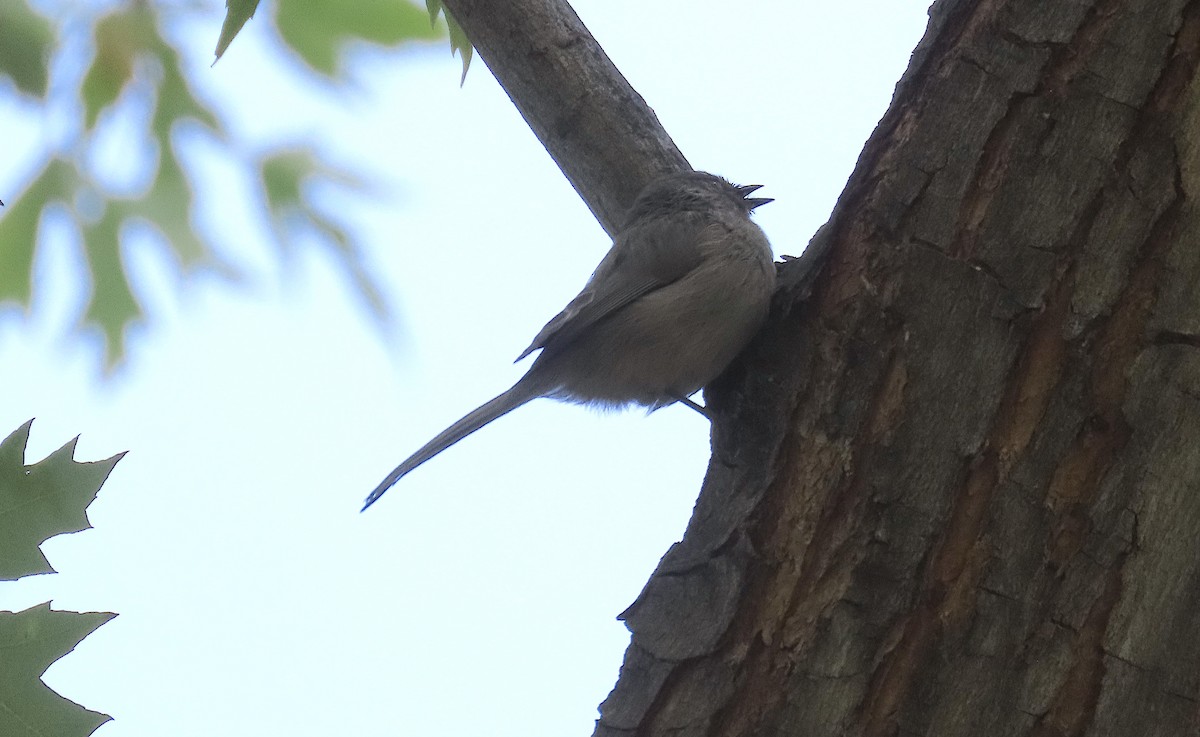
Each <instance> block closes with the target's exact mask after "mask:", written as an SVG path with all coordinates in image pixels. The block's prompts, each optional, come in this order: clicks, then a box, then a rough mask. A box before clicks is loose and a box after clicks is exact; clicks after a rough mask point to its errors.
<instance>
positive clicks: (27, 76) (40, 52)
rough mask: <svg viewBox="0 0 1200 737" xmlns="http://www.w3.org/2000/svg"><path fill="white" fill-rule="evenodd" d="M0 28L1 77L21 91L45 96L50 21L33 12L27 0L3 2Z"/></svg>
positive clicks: (0, 5) (50, 29) (50, 40)
mask: <svg viewBox="0 0 1200 737" xmlns="http://www.w3.org/2000/svg"><path fill="white" fill-rule="evenodd" d="M0 29H3V35H4V41H3V43H0V74H3V75H5V76H7V77H10V78H11V79H12V81H13V82H14V83H16V85H17V89H19V90H21V91H22V92H24V93H26V94H29V95H34V96H36V97H45V96H46V82H47V80H48V79H49V76H50V75H49V63H50V50H51V48H52V45H53V43H54V30H53V27H52V26H51V25H50V21H48V20H46V19H45V18H43V17H42V16H40V15H38V14H37V13H35V12H33V9H32V8H30V7H29V3H28V2H26V0H3V2H0Z"/></svg>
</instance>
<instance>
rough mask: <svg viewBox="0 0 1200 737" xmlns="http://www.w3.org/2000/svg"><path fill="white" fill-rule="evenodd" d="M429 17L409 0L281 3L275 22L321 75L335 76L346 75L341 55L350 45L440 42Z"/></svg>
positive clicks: (292, 0)
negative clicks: (356, 42) (354, 42)
mask: <svg viewBox="0 0 1200 737" xmlns="http://www.w3.org/2000/svg"><path fill="white" fill-rule="evenodd" d="M425 18H426V14H425V13H424V12H423V11H422V10H421V9H420V8H418V7H417V6H415V5H412V4H410V3H408V2H405V0H355V2H346V3H333V2H320V3H314V2H312V0H279V1H278V2H277V3H276V6H275V24H276V26H277V27H278V28H279V34H280V36H282V37H283V40H284V42H285V43H287V45H288V46H290V47H291V48H292V49H293V50H294V51H295V52H296V53H297V54H299V55H300V58H301V59H303V60H304V62H305V63H306V64H308V65H309V66H310V67H312V68H313V69H314V70H315V71H318V72H320V73H322V74H325V75H327V76H329V77H335V76H339V75H340V74H341V68H340V61H341V59H340V53H341V52H342V50H343V47H344V46H345V44H346V42H347V41H350V40H353V39H363V40H366V41H373V42H375V43H378V44H381V45H384V46H398V45H399V44H402V43H405V42H410V41H422V40H432V39H435V38H437V37H438V36H439V35H440V34H439V33H438V32H437V31H436V30H434V29H433V28H431V27H430V26H429V24H428V23H426V22H425Z"/></svg>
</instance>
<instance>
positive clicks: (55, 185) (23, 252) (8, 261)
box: [0, 159, 77, 305]
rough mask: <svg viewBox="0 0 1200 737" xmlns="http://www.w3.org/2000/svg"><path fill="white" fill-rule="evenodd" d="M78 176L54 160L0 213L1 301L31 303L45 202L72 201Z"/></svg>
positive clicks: (62, 162) (65, 163) (69, 165)
mask: <svg viewBox="0 0 1200 737" xmlns="http://www.w3.org/2000/svg"><path fill="white" fill-rule="evenodd" d="M76 178H77V175H76V172H75V168H74V167H73V166H72V165H71V164H70V163H68V162H66V161H64V160H62V159H51V160H49V161H47V162H46V166H45V168H43V169H42V171H41V173H40V174H38V175H37V178H36V179H34V180H33V183H32V184H30V185H29V188H28V189H26V190H25V191H24V192H22V193H21V195H20V196H19V197H18V198H17V199H15V200H13V201H12V202H9V203H8V204H9V206H8V207H6V208H5V209H4V211H3V213H2V214H0V264H2V265H3V267H2V268H0V302H3V301H5V300H9V299H15V300H16V301H17V302H19V303H21V304H26V305H27V304H29V297H30V293H31V285H30V282H31V280H32V278H33V253H34V249H35V247H36V245H37V232H38V222H39V221H40V220H41V216H42V211H43V210H44V209H45V208H46V205H48V204H50V203H51V202H55V201H65V202H70V201H71V198H72V196H73V193H74V188H75V181H76Z"/></svg>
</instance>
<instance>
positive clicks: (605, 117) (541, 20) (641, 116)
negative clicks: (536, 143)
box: [445, 0, 690, 235]
mask: <svg viewBox="0 0 1200 737" xmlns="http://www.w3.org/2000/svg"><path fill="white" fill-rule="evenodd" d="M445 5H446V7H447V8H449V9H450V12H451V13H452V14H453V15H454V18H455V19H456V20H457V21H458V22H459V25H461V26H462V28H463V30H464V31H465V32H466V34H467V37H468V38H470V39H471V43H472V44H473V45H474V46H475V50H476V51H477V52H479V56H480V57H482V58H483V60H484V61H485V62H486V63H487V65H488V69H490V70H491V72H492V74H493V75H495V77H496V79H497V81H499V82H500V86H501V87H503V88H504V91H505V92H507V93H508V96H509V99H511V100H512V101H513V104H514V105H516V107H517V110H519V111H520V112H521V115H522V116H523V117H524V118H525V121H526V122H527V123H528V124H529V127H530V128H531V129H532V130H533V132H534V134H535V135H536V136H537V137H538V140H540V141H541V142H542V145H544V146H545V147H546V150H547V151H548V152H549V153H550V156H551V158H553V159H554V161H555V163H556V164H558V167H559V168H560V169H562V171H563V173H564V174H565V175H566V176H567V179H568V180H569V181H570V182H571V185H572V186H574V187H575V191H577V192H579V196H580V197H582V198H583V201H584V202H585V203H587V206H588V207H589V208H591V211H592V213H593V214H595V216H596V219H597V220H599V221H600V224H601V225H602V226H603V227H604V229H605V230H606V231H607V232H608V233H609V235H613V234H615V233H616V231H617V230H618V229H619V228H620V227H621V225H622V224H623V218H624V217H625V213H626V211H627V210H628V209H629V206H630V205H631V204H633V200H634V198H635V197H636V196H637V194H638V192H640V191H641V189H642V187H643V186H645V184H646V183H647V182H649V181H650V180H651V179H654V178H655V177H657V176H659V175H662V174H667V173H670V172H674V171H679V170H680V169H685V168H690V166H689V164H688V162H687V159H685V158H684V156H683V154H682V153H680V151H679V149H678V148H676V146H675V143H674V142H673V141H672V140H671V137H670V136H668V135H667V132H666V131H665V130H663V127H662V125H660V124H659V122H658V118H657V117H655V115H654V111H653V110H651V109H650V107H649V106H648V105H647V104H646V101H645V100H643V99H642V97H641V95H639V94H638V93H637V91H636V90H634V89H633V87H631V86H630V85H629V82H628V81H626V79H625V77H623V76H621V73H620V72H619V71H617V68H616V67H615V66H613V63H612V61H611V60H610V59H609V58H608V55H606V54H605V53H604V49H602V48H600V45H599V44H598V43H596V39H594V38H593V37H592V34H591V33H590V32H588V29H587V28H586V27H585V26H584V25H583V22H582V21H580V20H579V16H577V15H575V11H574V10H572V9H571V6H570V5H568V4H567V3H566V2H565V0H509V1H508V2H502V3H498V2H487V1H486V0H447V2H446V3H445Z"/></svg>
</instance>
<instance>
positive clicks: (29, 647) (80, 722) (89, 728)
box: [0, 602, 117, 737]
mask: <svg viewBox="0 0 1200 737" xmlns="http://www.w3.org/2000/svg"><path fill="white" fill-rule="evenodd" d="M115 616H117V615H115V614H111V613H109V612H87V613H79V612H59V611H53V610H51V609H50V604H49V603H48V602H47V603H45V604H38V605H36V606H32V607H30V608H28V609H26V610H25V611H23V612H17V613H13V612H0V643H3V644H4V658H3V659H0V734H3V735H4V737H47V735H53V736H54V737H86V736H87V735H90V734H91V733H92V732H95V731H96V728H97V727H99V726H100V725H101V724H104V723H105V722H107V721H109V720H110V719H112V717H110V716H108V715H107V714H101V713H99V712H95V711H90V710H88V709H85V708H83V707H82V706H80V705H79V704H76V703H75V702H73V701H70V700H68V699H64V698H63V697H62V696H59V695H58V694H56V693H55V692H54V691H52V690H50V688H49V687H48V686H47V685H46V684H45V683H43V682H42V680H41V676H42V674H43V673H45V672H46V669H47V668H49V667H50V664H51V663H53V662H54V661H56V660H58V659H59V658H61V657H62V656H64V655H66V654H67V653H69V652H71V651H72V650H74V649H75V646H76V645H78V644H79V641H80V640H82V639H83V638H84V637H87V636H88V635H89V634H91V633H92V632H93V631H95V630H96V628H98V627H99V626H100V625H102V624H104V623H105V622H107V621H108V620H110V619H112V618H113V617H115Z"/></svg>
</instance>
